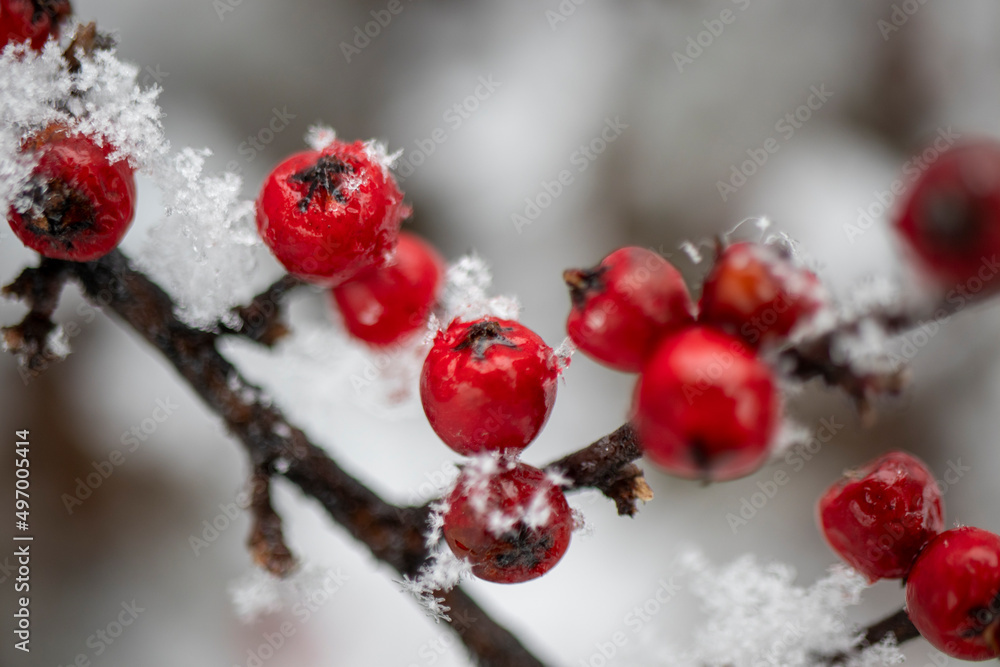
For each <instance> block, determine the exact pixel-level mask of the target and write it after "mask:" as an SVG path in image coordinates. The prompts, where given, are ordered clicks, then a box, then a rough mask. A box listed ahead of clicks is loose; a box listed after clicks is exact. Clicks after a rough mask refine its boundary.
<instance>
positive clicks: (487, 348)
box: [420, 317, 558, 456]
mask: <svg viewBox="0 0 1000 667" xmlns="http://www.w3.org/2000/svg"><path fill="white" fill-rule="evenodd" d="M557 376H558V368H557V365H556V362H555V358H554V356H553V353H552V348H550V347H549V346H548V345H546V344H545V342H544V341H543V340H542V339H541V338H540V337H539V336H538V334H536V333H535V332H533V331H531V330H530V329H528V328H527V327H525V326H523V325H521V324H519V323H518V322H515V321H513V320H501V319H497V318H495V317H486V318H483V319H480V320H476V321H474V322H463V321H459V320H455V321H454V322H452V323H451V325H450V326H449V327H448V328H447V329H446V330H444V331H441V332H439V333H438V335H437V337H436V338H435V339H434V345H433V347H432V348H431V350H430V352H429V353H428V354H427V358H426V359H425V361H424V368H423V371H422V373H421V377H420V400H421V402H422V403H423V406H424V414H426V415H427V420H428V421H429V422H430V424H431V427H432V428H433V429H434V431H435V432H436V433H437V434H438V436H439V437H440V438H441V440H443V441H444V443H445V444H446V445H448V446H449V447H451V448H452V449H453V450H455V451H456V452H458V453H459V454H462V455H463V456H470V455H472V454H478V453H480V452H487V451H504V450H512V451H514V452H517V451H520V450H522V449H524V448H525V447H527V446H528V444H530V443H531V441H532V440H534V439H535V436H537V435H538V433H539V432H540V431H541V430H542V427H543V426H544V425H545V422H546V421H547V420H548V418H549V414H550V413H551V412H552V405H553V404H554V403H555V398H556V380H557Z"/></svg>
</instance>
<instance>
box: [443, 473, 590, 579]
mask: <svg viewBox="0 0 1000 667" xmlns="http://www.w3.org/2000/svg"><path fill="white" fill-rule="evenodd" d="M442 531H443V534H444V539H445V541H446V542H447V543H448V546H449V547H451V550H452V551H453V552H454V553H455V555H456V556H458V557H459V558H462V559H465V560H467V561H468V562H469V563H470V564H471V565H472V573H473V574H475V575H476V576H477V577H479V578H480V579H485V580H486V581H492V582H495V583H498V584H516V583H520V582H522V581H528V580H530V579H534V578H536V577H540V576H542V575H543V574H545V573H546V572H548V571H549V570H551V569H552V568H553V567H554V566H555V564H556V563H558V562H559V559H560V558H562V557H563V554H565V553H566V549H567V548H568V547H569V539H570V534H571V533H572V532H573V515H572V512H571V511H570V508H569V504H568V503H567V502H566V496H565V495H564V494H563V492H562V489H560V488H559V487H558V486H556V485H555V484H554V483H553V482H552V481H551V480H549V479H548V478H547V477H546V475H545V473H544V472H542V471H541V470H539V469H538V468H533V467H531V466H529V465H525V464H523V463H510V464H507V467H506V468H505V469H503V470H500V471H493V472H492V473H491V472H489V471H484V470H482V469H480V468H479V466H477V465H473V466H469V467H467V468H466V470H465V471H463V474H462V475H461V476H460V477H459V480H458V485H457V486H456V487H455V490H454V491H453V492H452V494H451V496H449V498H448V510H447V511H446V512H445V515H444V526H443V529H442Z"/></svg>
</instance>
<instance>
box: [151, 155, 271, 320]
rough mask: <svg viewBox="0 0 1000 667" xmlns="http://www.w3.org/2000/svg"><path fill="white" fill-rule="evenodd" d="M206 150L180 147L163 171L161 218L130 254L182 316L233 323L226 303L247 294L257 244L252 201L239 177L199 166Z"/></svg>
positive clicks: (250, 292)
mask: <svg viewBox="0 0 1000 667" xmlns="http://www.w3.org/2000/svg"><path fill="white" fill-rule="evenodd" d="M210 154H211V153H210V151H208V150H201V151H196V150H193V149H190V148H185V149H183V150H181V151H180V153H179V154H177V155H176V156H174V158H173V159H172V160H170V161H169V162H168V163H167V165H166V168H164V169H163V170H162V173H161V174H160V176H161V182H162V185H163V186H164V187H163V191H164V206H165V207H166V213H167V217H166V218H165V219H163V220H161V221H160V222H159V223H158V224H157V225H156V226H155V227H154V228H153V229H152V230H151V231H150V235H149V241H148V243H147V245H146V247H145V248H144V249H143V251H142V253H141V254H140V255H139V257H138V258H137V259H138V262H139V265H140V267H141V268H142V269H143V270H144V271H146V272H147V273H149V275H150V276H151V277H152V278H153V279H154V280H156V281H157V282H159V283H160V285H161V286H162V287H164V288H165V289H166V290H167V291H168V292H170V293H171V295H172V296H173V297H174V300H175V301H176V303H177V311H178V312H177V315H178V317H180V318H181V319H183V320H184V321H185V322H187V323H188V324H191V325H192V326H197V327H208V326H210V325H212V324H213V323H214V322H216V321H217V320H219V319H220V318H221V319H222V320H223V322H224V323H226V324H228V325H230V326H235V325H237V324H238V321H237V319H236V315H235V314H233V313H231V312H230V309H231V308H233V307H234V306H236V305H238V304H241V303H245V302H247V301H249V300H250V299H251V298H253V295H254V292H255V291H256V289H255V284H254V283H255V281H253V280H251V277H252V276H253V275H254V273H255V272H256V269H257V255H256V253H257V251H258V250H259V249H260V248H262V247H263V246H262V243H261V240H260V237H259V235H258V234H257V230H256V225H255V222H254V206H253V202H251V201H248V200H244V199H241V198H240V192H241V190H242V187H243V184H242V180H241V179H240V177H239V176H237V175H236V174H231V173H226V174H222V175H221V176H206V175H205V174H204V173H203V170H204V166H205V158H206V157H208V156H209V155H210ZM257 282H259V281H257Z"/></svg>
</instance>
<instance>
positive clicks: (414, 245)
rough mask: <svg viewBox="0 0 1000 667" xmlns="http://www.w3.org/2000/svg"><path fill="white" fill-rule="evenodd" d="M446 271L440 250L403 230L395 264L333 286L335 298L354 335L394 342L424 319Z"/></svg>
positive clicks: (375, 341)
mask: <svg viewBox="0 0 1000 667" xmlns="http://www.w3.org/2000/svg"><path fill="white" fill-rule="evenodd" d="M443 273H444V260H443V259H441V256H440V255H439V254H438V252H437V250H435V249H434V248H433V247H432V246H431V245H430V244H428V243H427V242H425V241H423V240H421V239H420V238H419V237H417V236H414V235H413V234H407V233H406V232H401V233H400V235H399V243H398V244H397V245H396V255H395V258H394V259H393V261H392V263H391V264H389V265H388V266H384V267H382V268H380V269H368V270H367V271H364V272H363V273H362V274H361V275H359V276H358V277H356V278H354V279H353V280H350V281H348V282H346V283H344V284H343V285H340V286H338V287H334V288H333V290H332V295H333V300H334V301H335V302H336V304H337V307H338V308H339V309H340V312H341V314H342V315H343V317H344V325H345V326H346V327H347V330H348V331H349V332H351V334H352V335H353V336H354V337H355V338H359V339H361V340H363V341H365V342H366V343H370V344H372V345H390V344H392V343H395V342H396V341H398V340H400V339H402V338H403V337H405V336H407V335H408V334H411V333H413V332H414V331H417V330H418V329H421V328H423V326H424V325H425V324H426V322H427V316H428V315H430V312H431V309H432V308H433V307H434V302H435V299H436V297H437V292H438V288H439V287H440V286H441V277H442V275H443Z"/></svg>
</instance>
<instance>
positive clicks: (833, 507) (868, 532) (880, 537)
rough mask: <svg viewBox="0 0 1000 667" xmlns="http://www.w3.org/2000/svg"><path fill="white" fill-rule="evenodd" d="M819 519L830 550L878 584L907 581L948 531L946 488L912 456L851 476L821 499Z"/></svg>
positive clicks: (888, 458) (899, 455)
mask: <svg viewBox="0 0 1000 667" xmlns="http://www.w3.org/2000/svg"><path fill="white" fill-rule="evenodd" d="M817 518H818V520H819V525H820V528H821V529H822V532H823V535H824V537H826V541H827V542H828V543H829V544H830V547H831V548H832V549H833V550H834V551H836V552H837V554H839V555H840V557H841V558H843V559H844V560H845V561H847V563H848V564H849V565H850V566H851V567H853V568H854V569H855V570H857V571H858V572H860V573H861V574H863V575H865V576H866V577H867V578H868V581H869V582H872V583H874V582H875V581H876V580H878V579H883V578H884V579H900V578H905V577H906V575H907V573H908V572H909V571H910V567H911V566H912V565H913V561H914V559H915V558H916V557H917V554H918V553H920V550H921V549H923V548H924V545H925V544H927V543H928V542H929V541H931V540H932V539H933V538H934V536H936V535H937V534H938V533H940V532H941V531H942V530H944V512H943V510H942V507H941V489H940V488H939V487H938V485H937V482H935V481H934V476H933V475H932V474H931V471H930V470H928V469H927V466H925V465H924V463H923V462H922V461H921V460H920V459H918V458H916V457H915V456H912V455H910V454H907V453H906V452H889V453H888V454H885V455H883V456H880V457H879V458H877V459H875V460H874V461H871V462H869V463H867V464H865V465H864V466H862V467H860V468H857V469H856V470H850V471H848V472H846V473H845V474H844V477H843V478H841V479H840V481H838V482H837V483H835V484H834V485H833V486H831V487H830V488H829V490H827V492H826V493H825V494H823V496H822V497H821V498H820V499H819V504H818V506H817Z"/></svg>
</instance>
